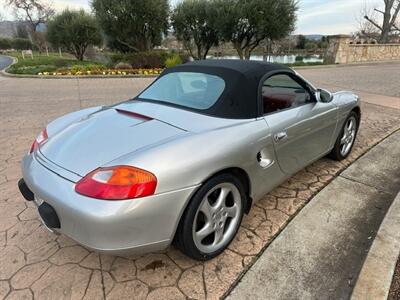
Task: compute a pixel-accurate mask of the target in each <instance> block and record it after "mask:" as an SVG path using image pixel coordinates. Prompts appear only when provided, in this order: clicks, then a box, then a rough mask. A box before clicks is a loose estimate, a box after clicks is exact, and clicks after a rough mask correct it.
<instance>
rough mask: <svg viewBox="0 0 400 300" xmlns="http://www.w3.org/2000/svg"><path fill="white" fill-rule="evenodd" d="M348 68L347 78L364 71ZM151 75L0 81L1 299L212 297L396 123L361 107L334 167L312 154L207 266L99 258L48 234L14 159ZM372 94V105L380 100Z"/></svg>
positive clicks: (172, 255)
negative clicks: (346, 153) (63, 120)
mask: <svg viewBox="0 0 400 300" xmlns="http://www.w3.org/2000/svg"><path fill="white" fill-rule="evenodd" d="M351 68H352V69H351V70H353V71H351V72H353V73H354V76H355V77H357V76H358V75H360V76H362V75H361V73H363V72H365V70H364V69H360V68H355V67H351ZM369 68H371V70H370V71H371V76H372V78H376V80H379V77H380V76H383V74H387V72H388V71H387V70H388V68H390V66H387V65H383V66H382V68H381V70H380V68H377V67H376V66H374V67H373V68H374V72H372V67H369ZM341 69H342V70H343V72H344V73H348V72H350V71H349V70H348V69H347V68H341ZM349 69H350V68H349ZM335 70H336V69H335ZM338 70H339V68H338ZM301 72H302V73H303V74H304V75H305V76H307V74H308V75H310V76H315V79H316V81H317V84H319V85H320V84H323V83H324V82H329V78H330V74H331V72H332V69H315V70H302V71H301ZM335 72H336V71H335ZM337 77H338V78H340V76H339V75H337ZM151 81H152V79H132V78H127V79H46V80H43V79H28V78H25V79H16V78H8V77H0V299H2V298H3V297H5V296H6V295H8V296H9V297H10V298H12V297H15V298H23V297H27V299H29V298H32V296H34V297H35V298H38V299H43V298H45V299H64V298H72V299H78V298H79V299H81V298H82V297H84V296H85V298H87V299H102V298H109V299H124V298H127V299H129V298H131V297H132V295H135V296H136V298H137V299H144V298H148V299H155V298H165V299H167V298H168V297H170V298H173V299H182V298H184V297H189V298H195V299H203V298H209V299H216V298H219V297H220V296H222V295H223V294H224V293H226V292H227V290H228V289H229V288H230V286H231V285H232V284H233V283H234V282H235V280H236V279H237V277H238V276H239V275H240V274H241V273H242V272H243V271H244V270H245V268H246V267H248V266H249V265H250V264H251V263H252V261H253V260H254V259H256V257H257V255H258V254H259V253H260V251H261V250H262V249H263V247H265V246H266V245H267V244H268V243H269V242H270V241H271V240H272V239H273V237H274V236H275V235H276V234H277V233H278V232H279V231H280V229H281V228H283V227H285V225H286V223H287V221H288V220H289V219H290V218H291V217H293V216H294V215H295V214H296V213H297V212H298V211H299V210H300V209H301V208H302V207H303V206H304V205H306V204H307V202H308V201H309V200H310V198H311V197H312V196H313V195H315V194H316V193H317V192H318V191H320V190H321V189H322V188H323V187H324V186H325V185H327V183H328V182H329V181H330V180H332V179H333V178H334V177H335V176H336V175H337V174H338V172H340V171H341V170H343V169H344V168H345V167H346V166H348V165H349V164H350V163H351V162H352V161H354V160H355V159H357V158H358V157H359V156H360V155H362V154H363V153H365V152H366V151H367V150H368V149H370V148H371V147H372V146H373V145H375V144H376V143H377V142H379V141H380V140H382V139H383V138H384V137H386V136H387V135H388V134H390V133H391V132H393V131H394V130H396V129H398V128H399V127H400V122H399V119H400V115H399V110H395V109H392V108H388V107H384V106H377V105H371V104H369V103H364V104H363V120H362V124H361V129H360V133H359V137H358V139H357V142H356V145H355V148H354V151H353V153H352V155H351V156H350V158H349V159H348V160H345V161H343V162H341V163H337V162H333V161H331V160H328V159H321V160H319V161H318V162H316V163H314V164H313V165H312V166H310V167H308V168H307V169H305V170H303V171H301V172H300V173H298V174H296V175H295V176H293V177H292V178H291V179H290V180H288V181H287V182H285V183H284V184H282V185H281V186H280V187H278V188H276V189H275V190H274V191H272V192H271V193H270V194H268V195H266V196H265V198H264V199H263V200H262V201H260V202H259V203H257V205H256V206H254V207H253V209H252V211H251V213H250V215H249V216H247V217H246V218H245V219H244V222H243V224H242V227H241V228H240V230H239V235H238V237H237V238H236V239H235V241H234V242H233V243H232V245H231V246H230V247H229V250H227V251H225V252H224V253H223V254H222V255H221V256H219V257H218V258H216V259H214V260H212V261H210V262H207V263H199V262H194V261H192V260H189V259H187V258H186V257H183V256H182V255H181V254H180V253H179V252H177V251H176V250H175V249H173V248H172V249H169V250H168V251H166V252H165V253H161V254H148V255H144V256H125V257H114V256H106V255H99V254H97V253H94V252H92V251H90V250H88V249H85V248H83V247H81V246H79V245H77V244H76V243H75V242H74V241H72V240H70V239H68V238H67V237H65V236H63V235H61V236H54V235H52V234H50V233H48V232H47V231H46V230H45V229H44V228H43V226H42V225H41V223H40V222H39V220H38V218H37V213H36V210H35V208H34V206H33V205H32V204H31V203H26V201H24V200H23V199H22V197H21V196H20V195H19V192H18V190H17V188H16V182H17V180H18V179H19V178H20V176H21V173H20V160H21V157H22V156H23V155H24V154H25V153H26V152H27V151H28V149H29V147H30V145H31V143H32V140H33V138H34V136H35V135H36V134H37V133H38V132H39V131H40V130H41V129H42V128H43V127H45V126H46V124H47V123H48V122H49V121H51V120H52V119H54V118H56V117H58V116H60V115H63V114H65V113H67V112H70V111H74V110H77V109H79V108H80V107H88V106H94V105H101V104H111V103H116V102H118V101H121V100H124V99H128V98H130V97H132V96H134V95H135V94H137V93H138V92H139V91H140V90H142V89H143V88H144V87H145V86H146V85H148V84H149V83H150V82H151ZM360 84H361V83H358V84H357V83H353V82H351V81H350V80H349V79H348V78H347V79H346V80H343V81H342V82H340V89H342V88H346V87H348V86H350V85H357V86H356V87H357V89H360V90H362V89H364V86H361V85H360ZM373 92H375V91H373ZM377 92H379V91H376V92H375V93H377ZM374 97H375V99H376V100H377V101H378V100H379V99H380V98H381V97H382V96H379V95H376V94H375V96H374Z"/></svg>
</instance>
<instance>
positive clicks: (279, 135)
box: [274, 131, 287, 142]
mask: <svg viewBox="0 0 400 300" xmlns="http://www.w3.org/2000/svg"><path fill="white" fill-rule="evenodd" d="M286 138H287V133H286V132H285V131H282V132H278V133H277V134H275V135H274V140H275V142H280V141H282V140H284V139H286Z"/></svg>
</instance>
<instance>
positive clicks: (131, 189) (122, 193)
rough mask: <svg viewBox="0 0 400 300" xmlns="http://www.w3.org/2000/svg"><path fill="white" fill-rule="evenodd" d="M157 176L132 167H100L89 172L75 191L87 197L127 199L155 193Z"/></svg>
mask: <svg viewBox="0 0 400 300" xmlns="http://www.w3.org/2000/svg"><path fill="white" fill-rule="evenodd" d="M156 186H157V178H156V177H155V176H154V175H153V174H152V173H150V172H148V171H145V170H142V169H138V168H134V167H130V166H115V167H108V168H99V169H96V170H94V171H93V172H90V173H89V174H87V175H86V176H85V177H84V178H82V179H81V180H80V181H79V182H78V183H77V184H76V186H75V191H76V192H77V193H79V194H82V195H84V196H87V197H91V198H96V199H104V200H125V199H133V198H140V197H145V196H150V195H153V194H154V192H155V190H156Z"/></svg>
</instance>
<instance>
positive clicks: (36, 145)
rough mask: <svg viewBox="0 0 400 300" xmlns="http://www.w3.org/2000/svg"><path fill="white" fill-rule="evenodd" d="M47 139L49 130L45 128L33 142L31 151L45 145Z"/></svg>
mask: <svg viewBox="0 0 400 300" xmlns="http://www.w3.org/2000/svg"><path fill="white" fill-rule="evenodd" d="M47 139H48V135H47V130H46V128H45V129H43V130H42V132H41V133H39V135H38V136H37V137H36V139H35V140H34V141H33V144H32V146H31V149H30V150H29V153H32V152H33V151H36V150H37V149H38V148H39V146H40V145H43V144H44V143H45V142H46V141H47Z"/></svg>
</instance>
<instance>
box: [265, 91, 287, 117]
mask: <svg viewBox="0 0 400 300" xmlns="http://www.w3.org/2000/svg"><path fill="white" fill-rule="evenodd" d="M294 97H295V95H294V94H288V93H282V92H280V93H274V92H273V89H271V88H265V89H264V88H263V105H264V113H269V112H274V111H277V110H281V109H285V108H289V107H290V106H291V105H292V102H293V100H294Z"/></svg>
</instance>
